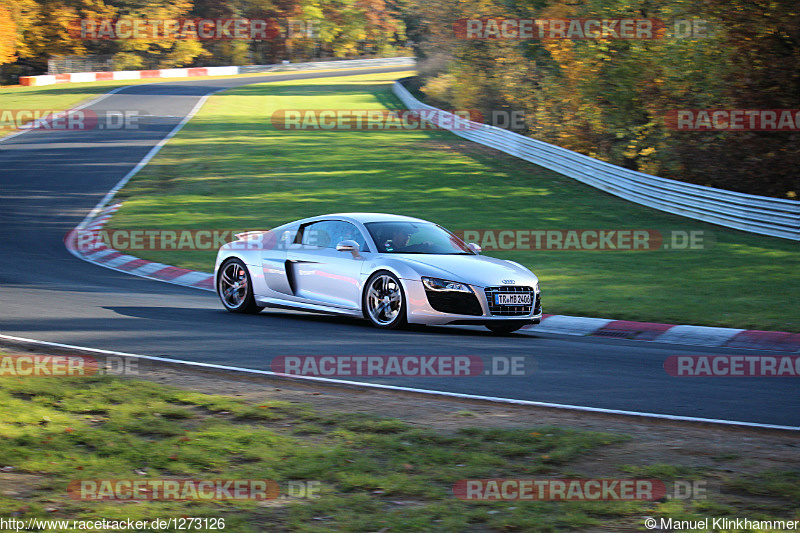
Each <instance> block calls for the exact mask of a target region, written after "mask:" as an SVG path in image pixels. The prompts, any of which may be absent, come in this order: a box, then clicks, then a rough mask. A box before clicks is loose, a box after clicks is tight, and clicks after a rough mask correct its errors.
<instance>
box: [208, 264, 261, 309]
mask: <svg viewBox="0 0 800 533" xmlns="http://www.w3.org/2000/svg"><path fill="white" fill-rule="evenodd" d="M217 294H219V299H220V300H222V305H224V306H225V309H227V310H228V311H230V312H231V313H258V312H260V311H261V310H262V309H264V308H263V307H261V306H258V305H256V300H255V298H254V297H253V284H252V283H251V281H250V273H249V272H248V271H247V267H246V266H245V265H244V263H242V262H241V261H240V260H239V259H229V260H227V261H226V262H225V263H223V264H222V266H221V267H220V268H219V276H218V277H217Z"/></svg>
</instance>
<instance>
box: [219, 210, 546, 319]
mask: <svg viewBox="0 0 800 533" xmlns="http://www.w3.org/2000/svg"><path fill="white" fill-rule="evenodd" d="M236 237H237V240H236V241H233V242H230V243H227V244H225V245H224V246H222V247H221V248H220V249H219V253H218V254H217V261H216V265H215V267H214V275H215V286H216V289H217V294H219V297H220V299H221V300H222V304H223V305H224V306H225V308H226V309H227V310H228V311H231V312H234V313H257V312H259V311H261V310H262V309H263V308H264V307H282V308H291V309H300V310H304V311H315V312H322V313H334V314H340V315H349V316H357V317H364V318H366V319H368V320H369V321H371V322H372V323H373V324H374V325H375V326H377V327H379V328H387V329H389V328H397V327H399V326H402V325H403V324H406V323H411V324H478V325H484V326H486V327H487V328H489V329H490V330H492V331H494V332H498V333H508V332H511V331H515V330H517V329H519V328H521V327H522V326H525V325H527V324H538V323H539V321H540V320H541V317H542V308H541V300H540V297H539V280H538V278H537V277H536V276H535V275H534V274H533V272H531V271H530V270H528V269H527V268H525V267H524V266H522V265H520V264H519V263H515V262H514V261H504V260H501V259H495V258H492V257H486V256H482V255H480V251H481V250H480V247H479V246H478V245H476V244H472V243H470V244H465V243H464V241H462V240H461V239H459V238H458V237H457V236H455V235H454V234H452V233H451V232H449V231H447V230H446V229H444V228H443V227H441V226H439V225H437V224H434V223H432V222H427V221H425V220H420V219H418V218H411V217H406V216H398V215H386V214H382V213H339V214H333V215H322V216H318V217H312V218H306V219H303V220H298V221H296V222H290V223H289V224H285V225H283V226H280V227H278V228H275V229H272V230H268V231H250V232H246V233H240V234H238V235H237V236H236Z"/></svg>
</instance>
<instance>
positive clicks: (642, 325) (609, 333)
mask: <svg viewBox="0 0 800 533" xmlns="http://www.w3.org/2000/svg"><path fill="white" fill-rule="evenodd" d="M529 328H530V329H532V330H534V331H537V332H541V333H557V334H559V335H581V336H592V337H607V338H621V339H633V340H637V341H654V342H663V343H669V344H689V345H694V346H714V347H719V348H737V349H738V348H744V349H749V350H773V351H781V352H800V333H787V332H784V331H760V330H746V329H736V328H716V327H710V326H686V325H675V324H659V323H655V322H632V321H629V320H612V319H609V318H587V317H580V316H566V315H545V316H544V318H543V319H542V323H541V324H539V325H538V326H529ZM526 329H527V328H526Z"/></svg>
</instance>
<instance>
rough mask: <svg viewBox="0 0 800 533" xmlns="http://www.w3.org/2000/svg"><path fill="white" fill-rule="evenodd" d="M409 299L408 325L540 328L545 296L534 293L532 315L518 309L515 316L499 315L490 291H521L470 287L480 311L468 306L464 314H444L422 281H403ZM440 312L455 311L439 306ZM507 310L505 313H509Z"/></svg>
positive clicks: (512, 288) (516, 290)
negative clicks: (528, 326)
mask: <svg viewBox="0 0 800 533" xmlns="http://www.w3.org/2000/svg"><path fill="white" fill-rule="evenodd" d="M403 284H404V288H405V292H406V298H407V300H408V322H409V323H411V324H428V325H446V324H465V325H466V324H469V325H486V324H492V323H498V322H504V323H506V322H520V323H524V324H538V323H539V322H541V319H542V308H541V293H540V292H535V293H534V292H533V291H531V292H532V298H531V301H532V302H533V303H532V304H531V306H530V311H526V312H522V310H521V309H520V308H515V311H516V312H514V313H513V314H505V315H501V314H497V313H498V312H501V311H500V310H499V309H498V308H497V306H494V305H491V304H490V300H489V298H490V297H491V295H492V294H493V293H494V292H497V291H493V290H488V289H499V290H500V291H502V292H521V291H519V290H518V289H520V287H514V286H508V287H488V288H487V287H478V286H473V285H470V288H471V289H472V291H473V293H474V295H475V298H476V299H477V302H478V304H480V309H477V308H476V307H474V306H472V305H467V306H466V307H467V308H466V309H464V312H463V313H457V312H449V311H448V312H443V311H441V310H437V309H434V307H433V306H432V305H431V301H430V299H429V298H428V295H427V293H426V290H425V287H424V286H423V285H422V282H421V281H419V280H409V279H404V280H403ZM436 303H437V307H438V308H439V309H448V310H449V309H452V310H453V311H455V307H452V306H450V307H447V306H445V307H442V305H440V302H436ZM508 309H510V308H506V310H504V311H503V312H507V310H508Z"/></svg>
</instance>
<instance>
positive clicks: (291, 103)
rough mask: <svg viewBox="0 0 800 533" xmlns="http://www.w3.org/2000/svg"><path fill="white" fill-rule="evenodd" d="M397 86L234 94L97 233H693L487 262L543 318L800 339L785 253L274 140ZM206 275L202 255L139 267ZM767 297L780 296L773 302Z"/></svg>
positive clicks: (728, 234) (795, 286)
mask: <svg viewBox="0 0 800 533" xmlns="http://www.w3.org/2000/svg"><path fill="white" fill-rule="evenodd" d="M396 76H397V75H396V74H371V75H366V76H352V77H343V78H336V79H324V78H319V79H312V80H304V81H290V82H278V83H271V84H260V85H249V86H245V87H240V88H237V89H233V90H230V91H227V92H225V93H222V94H219V95H216V96H214V97H212V98H211V99H209V101H208V103H207V104H206V105H205V107H204V108H203V109H202V110H201V111H200V112H199V113H198V115H197V116H196V117H195V118H194V119H193V120H192V121H191V122H190V123H189V124H188V125H187V126H186V127H185V128H184V129H183V130H182V131H181V132H180V133H179V134H178V135H177V136H176V137H175V138H173V139H172V140H171V141H170V142H169V144H168V145H167V146H166V147H165V148H164V149H163V150H162V151H161V152H160V153H159V154H158V156H157V157H156V158H155V159H154V160H153V161H152V162H151V163H150V164H149V165H148V166H147V167H146V168H145V169H144V170H143V171H142V172H140V173H139V174H138V175H137V176H136V177H135V178H134V179H133V180H132V181H131V182H130V183H129V184H128V186H127V187H126V188H124V189H123V190H122V191H121V193H120V195H119V198H120V199H123V200H125V205H124V206H123V208H122V209H121V210H120V211H119V212H118V213H117V215H116V216H115V217H114V218H113V219H112V221H111V223H110V225H109V227H110V228H136V229H165V228H166V229H186V228H202V229H239V228H244V229H265V228H270V227H275V226H277V225H279V224H281V223H284V222H288V221H291V220H294V219H297V218H302V217H306V216H311V215H317V214H322V213H328V212H343V211H379V212H391V213H398V214H406V215H412V216H418V217H421V218H425V219H429V220H433V221H435V222H438V223H440V224H442V225H444V226H446V227H448V228H451V229H454V230H457V229H459V230H463V229H495V230H500V229H509V228H510V229H586V228H593V229H621V228H629V229H636V228H640V229H657V230H659V231H661V232H662V234H667V233H669V232H671V231H704V232H710V233H711V234H713V235H714V236H715V238H716V243H715V244H714V245H713V247H710V248H708V249H698V250H686V251H678V250H658V251H556V250H551V251H525V250H523V251H500V252H493V253H491V255H494V256H496V257H501V258H504V259H512V260H516V261H519V262H521V263H523V264H525V265H526V266H528V267H530V268H532V269H533V270H534V272H536V273H537V275H539V276H540V278H541V280H542V281H541V286H542V290H543V299H544V309H545V312H547V313H558V314H570V315H583V316H600V317H607V318H616V319H628V320H644V321H654V322H666V323H688V324H698V325H709V326H727V327H742V328H751V329H767V330H783V331H800V314H798V313H797V309H796V304H795V303H794V302H797V301H798V300H800V278H798V276H797V272H798V270H800V253H798V246H797V243H795V242H791V241H787V240H782V239H774V238H768V237H763V236H759V235H752V234H748V233H744V232H739V231H734V230H727V229H724V228H721V227H718V226H712V225H709V224H704V223H701V222H695V221H692V220H689V219H686V218H682V217H677V216H673V215H669V214H666V213H661V212H659V211H655V210H652V209H649V208H645V207H642V206H637V205H634V204H631V203H630V202H626V201H624V200H621V199H619V198H616V197H614V196H611V195H608V194H605V193H602V192H599V191H597V190H596V189H593V188H591V187H588V186H585V185H583V184H580V183H578V182H576V181H574V180H571V179H569V178H566V177H564V176H561V175H559V174H556V173H554V172H551V171H548V170H545V169H542V168H541V167H538V166H536V165H532V164H528V163H525V162H522V161H520V160H518V159H515V158H513V157H511V156H507V155H505V154H501V153H499V152H496V151H494V150H491V149H488V148H485V147H482V146H480V145H478V144H475V143H470V142H467V141H463V140H461V139H459V138H457V137H456V136H454V135H452V134H450V133H448V132H424V131H403V132H398V131H278V130H276V129H274V128H273V127H272V126H271V123H270V117H271V115H272V113H273V112H274V111H275V110H278V109H376V108H383V107H390V108H401V107H402V106H401V105H400V103H399V102H398V101H397V100H396V99H395V97H394V96H393V94H392V93H391V83H392V82H393V80H394V79H395V77H396ZM136 255H140V256H142V257H145V258H147V259H152V260H156V261H161V262H165V263H168V264H175V265H179V266H184V267H187V268H194V269H198V270H205V271H209V270H210V269H212V268H213V261H214V256H215V250H206V251H177V252H176V251H148V252H141V253H137V254H136ZM778 295H779V296H778Z"/></svg>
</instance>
